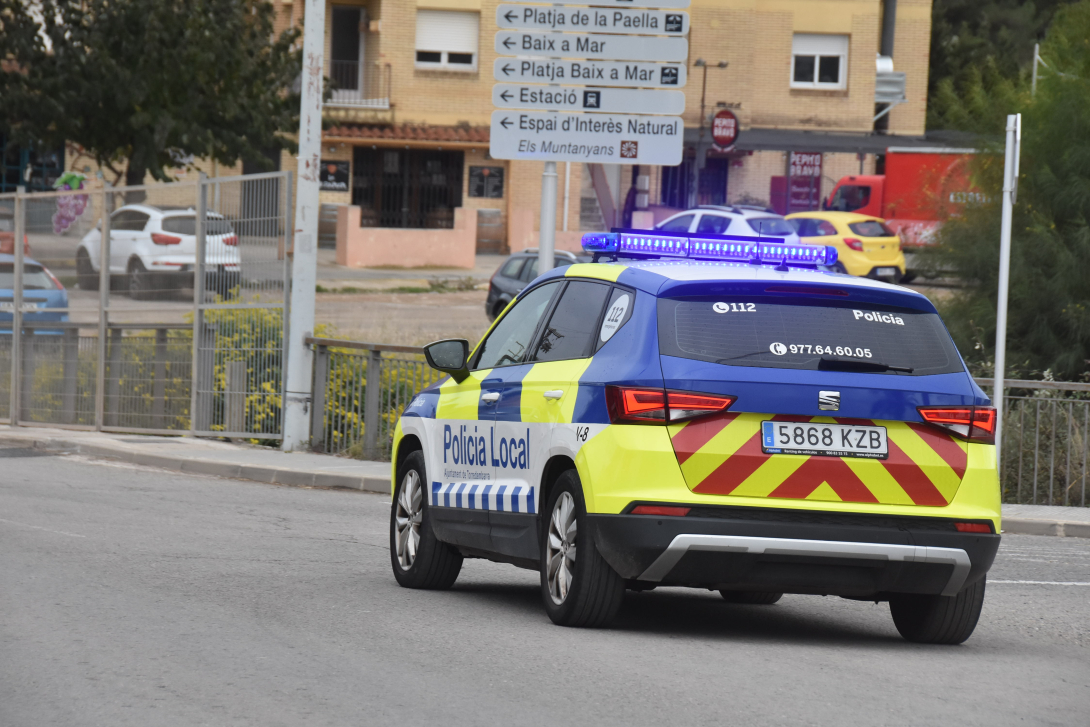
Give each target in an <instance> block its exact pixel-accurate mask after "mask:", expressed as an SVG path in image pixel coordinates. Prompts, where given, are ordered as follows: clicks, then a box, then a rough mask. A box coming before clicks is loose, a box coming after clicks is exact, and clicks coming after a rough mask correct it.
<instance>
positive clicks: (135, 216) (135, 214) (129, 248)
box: [110, 209, 149, 273]
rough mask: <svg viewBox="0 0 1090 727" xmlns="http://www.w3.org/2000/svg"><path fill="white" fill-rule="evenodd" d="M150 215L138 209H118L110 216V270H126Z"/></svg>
mask: <svg viewBox="0 0 1090 727" xmlns="http://www.w3.org/2000/svg"><path fill="white" fill-rule="evenodd" d="M148 219H149V215H147V214H146V213H144V212H140V211H138V210H125V209H122V210H118V211H117V212H116V213H115V214H114V217H111V218H110V271H111V272H115V273H123V272H125V269H126V266H127V265H128V262H129V258H131V257H132V255H133V251H134V250H135V249H136V242H137V239H138V238H139V236H140V235H143V234H144V226H145V225H146V224H147V222H148Z"/></svg>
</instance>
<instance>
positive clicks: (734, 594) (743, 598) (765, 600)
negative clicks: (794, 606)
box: [719, 591, 783, 606]
mask: <svg viewBox="0 0 1090 727" xmlns="http://www.w3.org/2000/svg"><path fill="white" fill-rule="evenodd" d="M719 595H720V596H722V597H723V600H724V601H726V602H727V603H748V604H750V605H754V606H770V605H772V604H773V603H775V602H776V601H778V600H780V599H781V598H783V594H782V593H769V592H766V591H719Z"/></svg>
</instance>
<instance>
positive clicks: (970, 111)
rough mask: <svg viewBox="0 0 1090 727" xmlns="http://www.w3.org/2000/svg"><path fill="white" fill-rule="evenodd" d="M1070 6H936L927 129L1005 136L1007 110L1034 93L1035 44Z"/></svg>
mask: <svg viewBox="0 0 1090 727" xmlns="http://www.w3.org/2000/svg"><path fill="white" fill-rule="evenodd" d="M1070 2H1072V0H1035V1H1030V2H1026V1H1025V0H983V1H982V0H935V2H934V3H933V4H932V6H931V57H930V71H929V74H928V84H927V96H928V102H927V128H929V129H956V130H960V131H971V132H975V133H981V134H994V133H999V132H1002V130H1003V118H1004V114H1005V113H1006V112H1005V111H1002V109H1004V108H1006V109H1009V108H1011V106H1010V104H1011V103H1012V102H1013V101H1014V100H1015V98H1016V97H1017V95H1018V94H1019V93H1020V92H1027V91H1028V90H1029V89H1028V86H1029V77H1030V73H1031V64H1032V61H1033V44H1034V43H1036V42H1038V41H1039V40H1041V38H1043V37H1044V34H1045V30H1046V29H1047V28H1048V26H1049V23H1050V22H1051V21H1052V18H1053V16H1054V15H1055V13H1056V11H1057V10H1058V9H1059V8H1061V7H1063V6H1064V5H1067V4H1069V3H1070Z"/></svg>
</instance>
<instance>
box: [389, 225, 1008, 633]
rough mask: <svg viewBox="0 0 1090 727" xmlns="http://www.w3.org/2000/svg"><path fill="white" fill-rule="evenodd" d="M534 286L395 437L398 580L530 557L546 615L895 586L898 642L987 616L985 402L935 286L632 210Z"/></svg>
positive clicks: (991, 459)
mask: <svg viewBox="0 0 1090 727" xmlns="http://www.w3.org/2000/svg"><path fill="white" fill-rule="evenodd" d="M583 247H584V249H585V250H586V252H587V253H589V254H591V255H593V256H594V262H591V263H580V264H575V265H570V266H567V267H564V268H561V269H556V270H552V271H550V272H548V273H546V274H545V275H542V276H540V277H539V278H538V279H537V280H535V281H534V282H533V283H532V284H530V285H529V286H527V288H526V289H524V290H523V291H522V292H521V293H520V294H519V296H518V297H517V298H516V299H515V300H514V301H513V302H512V303H511V305H509V306H508V307H507V309H506V310H505V311H504V312H503V314H502V315H501V316H500V317H499V318H498V319H497V320H496V322H495V323H493V325H492V327H491V328H490V329H489V330H488V332H487V333H486V334H485V336H484V338H483V339H482V340H481V342H480V343H478V344H477V346H476V347H475V348H473V349H471V348H470V345H469V343H468V342H467V341H465V340H448V341H439V342H436V343H432V344H430V345H429V346H427V347H426V348H425V352H426V357H427V359H428V362H429V364H430V365H431V366H433V367H435V368H437V369H439V370H441V371H443V372H445V373H447V374H449V377H447V378H445V379H444V380H443V381H441V382H440V383H438V384H436V385H434V386H432V387H430V388H428V389H426V390H424V391H423V392H421V393H420V394H419V395H417V396H416V397H415V399H414V400H413V401H412V402H411V404H410V406H409V407H408V408H407V409H406V411H405V412H404V414H403V415H402V417H401V419H400V421H399V423H398V425H397V429H396V432H395V436H394V449H393V453H394V454H393V459H394V462H395V467H394V472H393V482H392V490H393V492H392V495H393V506H392V511H391V519H390V551H391V559H392V564H393V571H394V575H395V577H396V578H397V581H398V582H399V583H400V584H401V585H403V586H406V587H410V588H431V589H437V588H447V587H450V586H451V585H452V584H453V583H454V581H455V579H456V578H457V577H458V572H459V569H460V568H461V565H462V561H463V559H464V558H487V559H490V560H493V561H501V562H507V563H511V564H514V565H517V566H521V567H524V568H531V569H535V570H538V571H539V572H540V574H541V591H542V596H543V601H544V605H545V610H546V611H547V613H548V615H549V617H550V618H551V619H552V620H553V621H554V622H556V623H558V624H562V625H571V626H600V625H603V624H605V623H607V622H608V621H609V620H610V618H611V617H612V616H613V615H614V614H615V613H616V612H617V610H618V608H619V607H620V604H621V600H622V598H623V596H624V593H625V591H626V589H629V590H648V589H651V588H654V587H657V586H688V587H694V588H704V589H712V590H717V591H719V592H720V593H721V594H722V596H723V598H724V599H726V600H727V601H729V602H733V603H747V604H771V603H774V602H775V601H777V600H778V599H779V598H780V596H781V595H782V594H783V593H799V594H818V595H838V596H842V597H845V598H850V599H858V600H866V601H888V602H889V605H890V611H891V613H892V616H893V621H894V623H895V625H896V627H897V629H898V630H899V631H900V633H901V634H902V635H903V636H904V637H905V638H907V639H909V640H912V641H918V642H929V643H947V644H953V643H960V642H962V641H964V640H965V639H966V638H968V637H969V635H970V634H971V633H972V631H973V629H974V627H975V626H976V622H977V618H978V616H979V614H980V609H981V605H982V603H983V599H984V588H985V576H986V573H987V571H988V569H989V567H990V566H991V564H992V561H993V559H994V557H995V553H996V550H997V549H998V547H999V538H1000V536H999V534H998V533H999V526H1000V519H999V516H1000V497H999V486H998V478H997V475H996V463H995V447H994V433H995V424H996V412H995V409H993V408H992V407H991V406H990V405H989V400H988V399H987V397H986V396H985V395H984V393H983V392H982V391H981V390H980V388H979V387H978V386H977V385H976V384H975V383H974V381H973V379H972V377H971V376H970V375H969V373H968V371H967V370H966V368H965V364H964V362H963V361H962V359H961V357H960V355H959V354H958V351H957V349H956V348H955V346H954V343H953V341H951V339H950V336H949V334H948V333H947V331H946V328H945V326H944V325H943V323H942V321H941V320H940V318H939V316H938V314H937V313H936V311H935V308H934V306H933V305H932V304H931V303H930V302H929V301H928V300H927V298H925V297H924V296H922V295H920V294H918V293H916V292H914V291H912V290H909V289H906V288H901V287H898V286H895V285H890V284H887V283H884V282H880V281H877V280H869V279H864V278H853V277H849V276H845V275H840V274H836V273H834V272H831V271H830V270H829V266H832V265H833V264H835V262H836V249H835V248H832V247H825V246H816V245H787V244H784V243H781V242H769V241H768V240H767V238H766V239H759V238H751V237H727V236H719V237H713V236H702V235H699V234H697V233H673V234H665V233H658V232H648V231H636V230H622V231H616V230H615V231H614V232H611V233H594V234H588V235H585V236H584V237H583Z"/></svg>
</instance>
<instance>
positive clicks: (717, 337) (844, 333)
mask: <svg viewBox="0 0 1090 727" xmlns="http://www.w3.org/2000/svg"><path fill="white" fill-rule="evenodd" d="M659 347H660V352H661V353H662V354H663V355H665V356H678V357H681V358H689V359H696V360H698V361H709V362H712V363H721V364H728V365H731V366H763V367H768V368H780V369H803V370H809V371H816V370H832V371H858V372H866V373H884V374H897V375H902V376H903V375H908V374H911V375H914V376H921V375H927V374H947V373H956V372H961V371H963V370H964V367H963V365H962V363H961V358H960V357H959V356H958V352H957V349H956V348H955V347H954V343H953V341H951V340H950V334H948V333H947V332H946V328H945V326H943V324H942V321H941V320H940V319H939V316H938V315H937V314H935V313H923V312H920V311H913V310H907V309H903V308H892V307H882V306H873V305H859V304H843V303H840V302H833V301H824V300H823V301H820V304H818V303H817V302H815V301H813V300H787V299H784V298H773V297H721V298H704V297H702V298H683V299H666V298H663V299H660V300H659Z"/></svg>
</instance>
